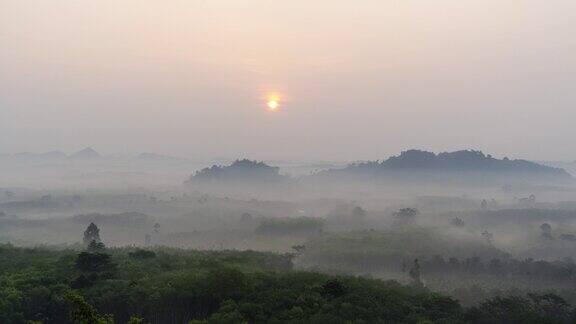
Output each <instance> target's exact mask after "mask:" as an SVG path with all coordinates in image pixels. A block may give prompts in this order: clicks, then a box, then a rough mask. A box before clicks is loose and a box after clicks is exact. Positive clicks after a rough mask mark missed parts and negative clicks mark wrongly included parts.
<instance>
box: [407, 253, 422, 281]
mask: <svg viewBox="0 0 576 324" xmlns="http://www.w3.org/2000/svg"><path fill="white" fill-rule="evenodd" d="M408 274H409V275H410V278H412V280H413V281H414V283H415V284H416V285H418V286H421V285H422V279H421V278H420V275H421V273H420V263H419V262H418V259H414V264H413V265H412V268H410V271H409V272H408Z"/></svg>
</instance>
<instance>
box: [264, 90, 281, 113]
mask: <svg viewBox="0 0 576 324" xmlns="http://www.w3.org/2000/svg"><path fill="white" fill-rule="evenodd" d="M266 106H268V110H269V111H277V110H278V109H279V108H280V96H278V95H277V94H270V95H268V96H267V98H266Z"/></svg>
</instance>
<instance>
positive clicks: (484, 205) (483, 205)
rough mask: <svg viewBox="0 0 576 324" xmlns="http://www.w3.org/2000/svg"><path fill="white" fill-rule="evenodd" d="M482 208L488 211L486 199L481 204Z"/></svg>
mask: <svg viewBox="0 0 576 324" xmlns="http://www.w3.org/2000/svg"><path fill="white" fill-rule="evenodd" d="M480 208H482V210H486V209H488V202H487V201H486V199H482V202H481V203H480Z"/></svg>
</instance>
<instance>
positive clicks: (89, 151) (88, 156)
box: [69, 147, 102, 160]
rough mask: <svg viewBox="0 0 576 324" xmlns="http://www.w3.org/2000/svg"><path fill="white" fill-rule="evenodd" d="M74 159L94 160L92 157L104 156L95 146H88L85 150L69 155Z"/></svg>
mask: <svg viewBox="0 0 576 324" xmlns="http://www.w3.org/2000/svg"><path fill="white" fill-rule="evenodd" d="M69 158H70V159H72V160H92V159H100V158H102V156H101V155H100V153H98V152H96V151H95V150H94V149H93V148H91V147H87V148H85V149H83V150H80V151H78V152H76V153H74V154H72V155H70V157H69Z"/></svg>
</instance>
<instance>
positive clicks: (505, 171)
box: [321, 150, 572, 180]
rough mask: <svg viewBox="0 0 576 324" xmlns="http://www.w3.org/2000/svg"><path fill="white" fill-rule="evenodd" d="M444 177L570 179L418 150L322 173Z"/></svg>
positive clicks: (530, 167) (484, 158)
mask: <svg viewBox="0 0 576 324" xmlns="http://www.w3.org/2000/svg"><path fill="white" fill-rule="evenodd" d="M407 172H408V173H418V174H425V173H428V174H433V173H438V174H447V173H458V174H465V173H475V174H479V175H488V176H490V175H493V176H497V177H501V176H506V175H510V176H520V175H521V176H522V179H523V180H530V179H533V178H540V179H548V180H570V179H572V176H571V175H570V174H569V173H568V172H566V171H565V170H564V169H560V168H553V167H549V166H545V165H541V164H538V163H534V162H530V161H527V160H518V159H515V160H511V159H508V158H506V157H505V158H503V159H497V158H494V157H492V156H491V155H485V154H484V153H482V152H480V151H474V150H462V151H455V152H445V153H439V154H435V153H433V152H427V151H421V150H408V151H404V152H402V153H400V155H398V156H392V157H390V158H388V159H387V160H383V161H369V162H360V163H353V164H350V165H348V166H347V167H345V168H343V169H332V170H327V171H324V172H321V174H322V175H324V176H330V175H362V174H363V175H370V176H374V175H393V174H403V173H407Z"/></svg>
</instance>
